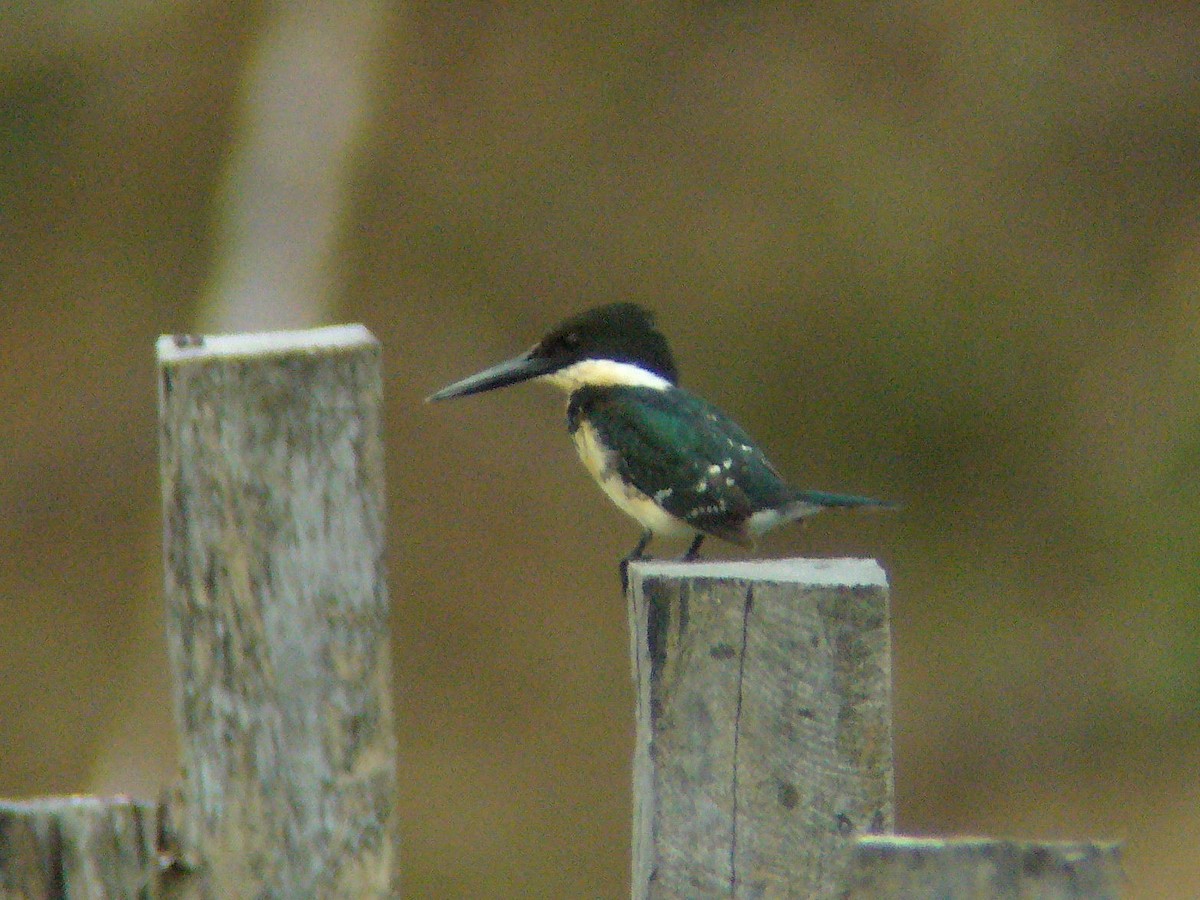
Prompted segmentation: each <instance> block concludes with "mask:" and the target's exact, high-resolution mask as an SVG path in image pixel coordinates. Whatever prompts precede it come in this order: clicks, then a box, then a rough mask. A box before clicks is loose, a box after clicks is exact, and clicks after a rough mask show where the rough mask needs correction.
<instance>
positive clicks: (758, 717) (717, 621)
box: [629, 560, 893, 900]
mask: <svg viewBox="0 0 1200 900" xmlns="http://www.w3.org/2000/svg"><path fill="white" fill-rule="evenodd" d="M629 572H630V584H631V591H630V620H631V621H630V624H631V630H630V634H631V640H632V647H631V653H632V659H633V666H634V680H635V682H636V686H637V698H638V703H637V738H636V746H635V751H634V850H633V896H634V897H635V898H638V900H640V898H669V897H695V898H704V897H804V898H815V897H833V896H838V891H839V890H840V888H841V884H842V878H843V876H844V874H845V867H846V866H847V865H848V864H849V859H850V851H851V848H852V841H851V837H852V836H854V835H857V834H863V833H866V832H888V831H890V830H891V828H892V826H893V787H892V735H891V684H890V677H891V671H890V669H891V662H890V659H891V653H890V635H889V623H888V591H887V583H886V580H885V578H884V575H883V572H882V570H881V569H880V568H879V567H878V565H876V564H875V563H874V562H871V561H867V560H777V561H769V562H761V563H741V562H719V563H718V562H712V563H693V564H683V563H672V562H651V561H648V562H638V563H634V564H633V565H631V566H630V570H629Z"/></svg>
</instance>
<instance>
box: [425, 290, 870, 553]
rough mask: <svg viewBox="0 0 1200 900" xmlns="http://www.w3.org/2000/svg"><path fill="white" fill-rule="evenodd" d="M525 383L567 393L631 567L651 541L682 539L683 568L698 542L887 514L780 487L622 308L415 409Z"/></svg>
mask: <svg viewBox="0 0 1200 900" xmlns="http://www.w3.org/2000/svg"><path fill="white" fill-rule="evenodd" d="M530 379H538V380H542V381H548V382H550V383H551V384H553V385H556V386H557V387H560V388H562V389H563V390H565V391H566V392H567V394H568V401H567V430H568V431H569V432H570V434H571V437H572V438H573V439H574V441H575V449H576V450H578V451H579V456H580V458H581V459H582V460H583V464H584V466H586V467H587V470H588V472H589V473H590V474H591V476H592V477H593V478H594V479H596V482H597V483H598V484H599V485H600V487H601V489H602V490H603V491H604V493H605V494H607V495H608V497H609V499H610V500H612V502H613V503H615V504H616V505H617V506H618V507H620V509H621V510H622V511H623V512H625V513H628V514H629V515H631V516H633V518H635V519H636V520H637V521H638V522H640V523H641V525H642V529H643V531H642V537H641V540H639V541H638V544H637V546H636V547H635V548H634V549H633V551H632V552H631V553H630V554H629V555H628V556H627V557H626V558H625V559H626V561H627V560H630V559H638V558H640V557H641V556H642V555H643V554H644V553H645V550H646V547H647V546H648V545H649V543H650V540H651V538H653V537H654V536H655V535H660V536H667V537H688V536H690V537H692V543H691V546H690V547H689V548H688V551H687V553H686V554H684V559H695V557H696V554H697V553H698V552H699V550H700V545H701V543H703V541H704V538H705V537H707V536H708V535H712V536H714V537H718V538H722V539H723V540H726V541H731V542H733V543H735V544H740V545H742V546H748V545H751V544H753V542H754V539H755V537H756V536H757V535H759V534H762V533H763V532H765V531H768V530H769V529H771V528H774V527H775V526H776V525H780V524H782V523H784V522H791V521H795V520H797V519H802V518H804V517H805V516H810V515H812V514H813V513H816V512H819V511H821V510H822V509H825V508H827V507H853V506H874V507H884V508H888V507H891V506H892V504H889V503H885V502H882V501H879V500H872V499H870V498H868V497H856V496H852V495H849V494H831V493H826V492H825V491H808V490H798V489H796V488H793V487H790V486H788V484H787V482H785V481H784V480H783V477H782V476H781V475H780V474H779V470H778V469H776V468H775V466H774V465H772V464H771V462H770V460H768V459H767V458H766V456H764V455H763V452H762V451H761V450H760V449H759V448H758V447H757V446H756V445H755V443H754V441H752V440H751V439H750V436H749V435H747V434H746V432H745V431H743V430H742V428H741V427H740V426H739V425H738V424H737V423H735V422H734V421H733V420H732V419H730V418H729V417H728V416H726V415H725V414H724V413H723V412H721V411H720V410H719V409H717V408H716V407H715V406H713V405H712V404H710V403H708V402H707V401H705V400H702V399H701V398H700V397H697V396H696V395H695V394H692V393H690V392H688V391H686V390H684V389H683V388H681V387H679V375H678V371H677V370H676V368H675V360H674V359H673V358H672V356H671V351H670V349H669V348H668V346H667V341H666V338H664V337H663V335H662V333H661V332H660V331H659V330H658V329H657V328H656V327H655V324H654V319H653V317H652V316H651V315H650V313H648V312H647V311H646V310H644V309H642V308H641V307H640V306H637V305H635V304H633V303H611V304H608V305H605V306H598V307H596V308H595V309H590V310H588V311H586V312H583V313H580V314H579V315H577V316H574V317H572V318H570V319H567V320H566V321H565V322H563V323H562V324H561V325H559V326H558V327H556V328H555V329H554V330H552V331H551V332H550V333H549V334H547V335H546V336H545V337H543V338H542V339H541V340H540V341H538V342H537V343H536V344H534V345H533V346H532V347H531V348H530V349H529V350H527V351H526V352H525V353H522V354H521V355H520V356H516V357H514V358H512V359H510V360H507V361H505V362H502V363H499V364H498V365H495V366H492V367H491V368H488V369H484V370H483V371H482V372H479V373H477V374H475V375H472V376H470V377H469V378H464V379H462V380H461V381H456V382H454V383H453V384H451V385H448V386H446V387H444V388H442V389H441V390H440V391H438V392H437V393H435V394H433V395H431V396H430V397H428V398H427V401H435V400H448V399H449V398H451V397H463V396H466V395H468V394H478V393H482V392H483V391H490V390H493V389H495V388H500V387H505V386H507V385H511V384H518V383H519V382H522V381H528V380H530Z"/></svg>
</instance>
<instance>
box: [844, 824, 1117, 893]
mask: <svg viewBox="0 0 1200 900" xmlns="http://www.w3.org/2000/svg"><path fill="white" fill-rule="evenodd" d="M852 871H853V874H852V876H851V878H850V881H849V889H848V892H847V893H846V895H845V896H846V900H905V898H913V897H953V898H954V900H1117V898H1119V897H1120V896H1121V894H1122V891H1123V887H1124V885H1125V875H1124V873H1123V872H1122V870H1121V856H1120V849H1119V847H1118V845H1117V844H1114V843H1082V842H1075V843H1069V842H1035V841H1008V840H992V839H989V838H953V839H949V840H945V839H941V838H909V837H887V836H871V837H865V838H862V839H861V841H860V842H859V844H858V846H857V848H856V851H855V858H854V866H853V870H852Z"/></svg>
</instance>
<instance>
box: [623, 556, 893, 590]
mask: <svg viewBox="0 0 1200 900" xmlns="http://www.w3.org/2000/svg"><path fill="white" fill-rule="evenodd" d="M629 571H630V574H631V575H636V576H637V577H638V578H640V579H645V578H716V579H721V580H735V581H771V582H777V583H783V584H808V585H817V586H821V587H826V586H834V585H854V586H867V587H887V575H886V573H885V572H884V571H883V567H882V566H880V565H879V563H878V562H876V561H875V560H873V559H857V558H842V559H803V558H798V557H797V558H791V559H748V560H724V559H723V560H713V561H711V562H683V561H681V560H665V559H647V560H638V561H635V562H632V563H631V564H630V566H629Z"/></svg>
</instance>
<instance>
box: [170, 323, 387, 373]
mask: <svg viewBox="0 0 1200 900" xmlns="http://www.w3.org/2000/svg"><path fill="white" fill-rule="evenodd" d="M363 346H379V340H378V339H377V338H376V337H375V336H374V335H373V334H371V332H370V331H369V330H368V329H367V328H366V326H364V325H328V326H324V327H321V328H303V329H299V330H296V331H259V332H246V333H241V334H213V335H209V334H203V335H201V334H164V335H160V336H159V338H158V341H157V343H156V344H155V353H156V355H157V357H158V362H159V364H160V365H169V364H172V363H180V362H190V361H194V360H196V359H207V358H214V357H254V356H273V355H276V354H281V353H297V352H299V353H305V352H317V351H322V352H327V351H329V350H337V349H340V348H345V349H354V348H358V347H363Z"/></svg>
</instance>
